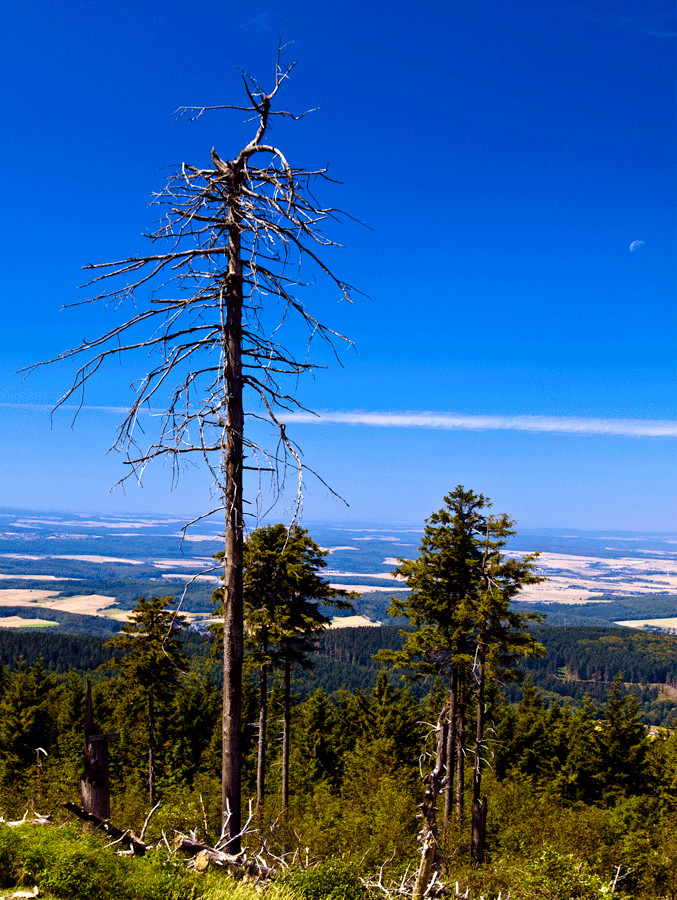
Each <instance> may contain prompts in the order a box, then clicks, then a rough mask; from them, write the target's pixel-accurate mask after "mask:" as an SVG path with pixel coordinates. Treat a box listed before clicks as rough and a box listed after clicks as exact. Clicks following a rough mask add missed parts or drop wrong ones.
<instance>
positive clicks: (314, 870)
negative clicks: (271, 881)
mask: <svg viewBox="0 0 677 900" xmlns="http://www.w3.org/2000/svg"><path fill="white" fill-rule="evenodd" d="M280 881H281V882H282V883H283V884H284V885H285V886H286V887H288V888H290V890H291V891H292V892H293V893H294V894H295V895H296V896H297V897H299V898H300V900H365V898H366V895H367V892H366V889H365V887H364V885H363V884H362V882H361V881H360V876H359V870H358V868H357V866H355V865H352V864H351V863H343V862H328V863H323V864H321V865H318V866H311V868H309V869H302V870H297V871H294V872H291V873H290V874H288V875H284V876H283V877H282V878H281V879H280Z"/></svg>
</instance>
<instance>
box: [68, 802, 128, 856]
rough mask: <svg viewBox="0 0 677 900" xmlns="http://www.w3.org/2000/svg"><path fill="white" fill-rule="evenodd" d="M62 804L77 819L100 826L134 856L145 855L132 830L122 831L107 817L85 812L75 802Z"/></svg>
mask: <svg viewBox="0 0 677 900" xmlns="http://www.w3.org/2000/svg"><path fill="white" fill-rule="evenodd" d="M62 805H63V807H64V809H67V810H68V811H69V812H72V813H73V814H74V815H76V816H77V817H78V819H82V821H83V822H89V823H90V824H91V825H95V826H96V827H97V828H100V829H101V831H104V832H105V833H106V834H107V835H109V836H110V837H112V838H113V840H116V841H119V842H120V843H121V844H122V845H123V847H127V849H129V850H131V851H132V852H133V854H134V856H144V855H145V853H146V845H145V844H144V842H143V841H141V840H139V838H138V837H137V836H136V835H135V834H134V832H133V831H122V830H121V829H120V828H116V826H115V825H113V824H112V823H111V822H109V821H108V819H101V818H99V816H95V815H94V814H93V813H88V812H85V810H84V809H81V808H80V807H79V806H77V804H75V803H64V804H62Z"/></svg>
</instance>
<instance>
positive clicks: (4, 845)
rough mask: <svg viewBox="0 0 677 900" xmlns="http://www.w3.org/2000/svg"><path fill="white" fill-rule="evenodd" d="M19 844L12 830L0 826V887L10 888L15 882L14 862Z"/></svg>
mask: <svg viewBox="0 0 677 900" xmlns="http://www.w3.org/2000/svg"><path fill="white" fill-rule="evenodd" d="M20 843H21V842H20V840H19V836H18V835H17V834H16V831H15V830H14V829H13V828H8V827H7V825H2V824H0V887H11V886H12V885H13V884H15V882H16V880H17V876H18V873H17V869H16V860H17V858H18V856H19V847H20Z"/></svg>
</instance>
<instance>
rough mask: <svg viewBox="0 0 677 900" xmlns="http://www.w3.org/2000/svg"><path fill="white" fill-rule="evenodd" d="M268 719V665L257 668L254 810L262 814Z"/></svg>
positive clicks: (264, 791) (259, 814)
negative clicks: (256, 749)
mask: <svg viewBox="0 0 677 900" xmlns="http://www.w3.org/2000/svg"><path fill="white" fill-rule="evenodd" d="M267 720H268V666H267V664H264V665H262V666H261V668H260V670H259V747H258V755H257V758H256V812H257V814H258V816H259V817H260V816H261V815H262V814H263V804H264V800H265V793H266V724H267Z"/></svg>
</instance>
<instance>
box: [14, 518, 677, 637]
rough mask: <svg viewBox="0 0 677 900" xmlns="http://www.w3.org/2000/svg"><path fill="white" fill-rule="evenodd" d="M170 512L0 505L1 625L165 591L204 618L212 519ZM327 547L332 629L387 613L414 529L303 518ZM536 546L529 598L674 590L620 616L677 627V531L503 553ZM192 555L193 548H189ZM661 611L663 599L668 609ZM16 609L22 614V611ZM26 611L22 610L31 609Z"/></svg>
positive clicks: (570, 602) (61, 619) (85, 612)
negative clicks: (190, 525) (335, 600)
mask: <svg viewBox="0 0 677 900" xmlns="http://www.w3.org/2000/svg"><path fill="white" fill-rule="evenodd" d="M181 524H182V523H180V522H178V521H177V520H176V519H165V520H161V519H157V518H149V519H140V518H138V517H135V518H133V519H129V520H126V519H124V518H123V517H92V516H82V517H79V516H73V515H70V516H58V515H57V514H49V515H45V516H41V515H39V514H30V515H27V514H19V513H17V512H15V511H3V510H0V585H2V586H1V587H0V627H7V628H17V627H25V626H28V625H30V626H31V627H38V626H46V625H48V624H52V623H56V622H57V621H58V623H59V624H60V625H61V626H62V627H67V625H68V617H69V616H71V617H85V619H86V621H84V620H83V622H81V623H80V627H82V628H86V627H87V622H93V621H95V620H97V619H98V620H102V621H105V622H107V623H108V625H107V626H106V627H108V628H111V627H114V628H117V627H118V625H117V624H116V623H121V622H124V621H125V620H126V618H127V616H128V612H129V610H130V609H132V608H133V606H134V604H135V602H136V598H137V597H138V596H139V595H140V594H144V595H146V596H149V595H150V594H157V595H164V594H168V593H171V594H173V595H174V596H175V597H176V598H177V599H179V598H181V604H182V606H181V611H182V613H185V614H186V615H187V617H188V619H189V621H192V622H201V623H204V622H205V621H207V620H208V619H209V617H210V616H211V615H212V604H211V594H212V591H213V589H214V588H215V587H216V585H217V584H218V570H216V569H215V568H214V559H213V554H214V553H216V552H217V551H218V550H219V548H220V543H219V531H218V529H217V527H216V526H214V527H213V528H211V529H210V527H209V526H208V525H206V526H204V530H203V531H202V532H199V533H198V532H190V533H188V534H185V535H184V534H183V533H182V532H181V530H180V526H181ZM308 528H309V531H310V533H311V535H312V536H313V538H314V539H315V540H316V541H317V543H318V544H320V546H321V547H323V548H324V549H325V550H327V551H328V555H327V567H326V568H325V569H324V571H323V575H324V577H326V578H327V580H328V581H329V582H330V584H331V585H332V587H336V588H343V589H345V590H349V591H354V592H356V593H357V594H359V595H360V597H359V598H358V599H357V600H355V601H354V606H355V610H354V612H355V617H350V616H344V617H340V620H339V624H341V625H347V624H348V623H351V624H368V623H370V622H371V623H373V622H376V621H385V620H386V619H387V616H386V612H385V611H386V609H387V607H388V605H389V597H390V596H393V595H396V594H401V593H402V592H405V591H406V590H407V588H406V586H405V585H404V584H403V583H402V581H401V579H397V578H396V577H395V576H393V574H392V572H393V569H394V568H395V567H396V566H397V565H398V561H399V559H400V558H405V559H407V558H409V559H411V558H414V557H415V556H416V554H417V550H418V544H419V541H420V536H421V530H420V529H412V528H399V527H395V528H388V527H364V526H359V527H349V526H345V527H343V526H338V525H310V526H308ZM537 550H538V551H541V555H540V558H539V563H538V571H539V573H540V574H542V575H543V576H544V577H545V578H547V581H544V582H543V583H542V584H539V585H535V586H533V587H531V588H529V589H527V590H525V591H524V592H523V593H522V594H521V595H520V598H519V599H520V600H523V601H527V602H529V603H532V604H539V605H541V607H543V606H544V605H546V606H547V605H557V606H559V605H566V606H567V608H568V606H574V605H580V604H589V603H591V602H595V603H598V604H599V601H600V600H601V601H603V602H604V603H612V602H613V600H614V598H622V597H627V596H632V597H634V598H635V599H637V598H639V599H640V600H641V597H642V596H647V597H648V596H649V595H651V596H653V597H655V596H656V595H661V596H662V595H665V596H666V597H668V600H669V598H670V595H675V605H674V608H673V607H669V608H665V609H663V608H662V607H661V608H660V609H658V608H656V609H655V610H651V611H649V610H648V609H646V610H642V612H644V611H645V612H646V613H647V614H646V616H645V617H644V618H642V617H641V612H639V614H638V617H637V619H636V620H635V619H634V618H633V619H630V618H627V615H628V612H629V613H630V615H633V614H634V612H635V608H633V609H632V610H630V609H628V611H627V612H626V613H625V616H623V613H622V612H621V614H620V615H618V618H619V619H620V618H621V617H623V622H622V623H621V624H624V625H632V626H636V627H642V626H643V625H645V624H646V625H653V626H655V627H663V628H672V627H677V537H676V536H675V535H627V534H625V535H622V534H617V535H608V534H594V533H587V534H586V533H582V532H554V531H547V532H525V533H523V534H521V535H518V537H517V538H516V539H515V540H514V541H513V545H512V546H511V548H510V550H509V551H508V552H510V553H513V554H515V555H521V554H524V553H526V552H533V551H537ZM196 551H197V552H196ZM668 606H669V604H668ZM23 610H26V612H25V613H24V612H23ZM29 610H30V612H29Z"/></svg>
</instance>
